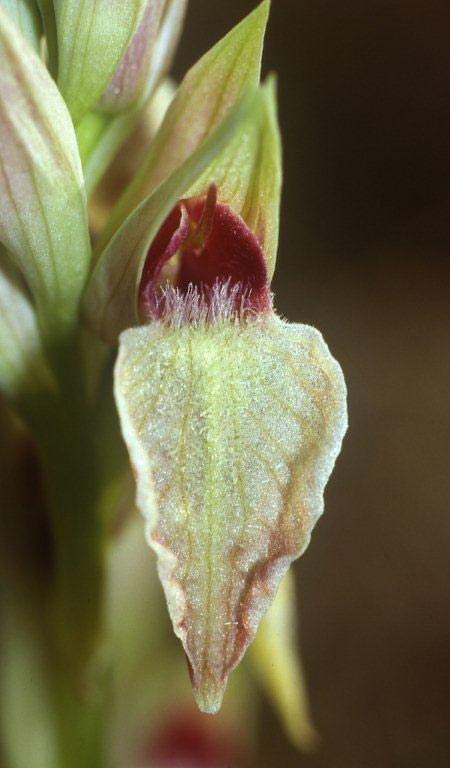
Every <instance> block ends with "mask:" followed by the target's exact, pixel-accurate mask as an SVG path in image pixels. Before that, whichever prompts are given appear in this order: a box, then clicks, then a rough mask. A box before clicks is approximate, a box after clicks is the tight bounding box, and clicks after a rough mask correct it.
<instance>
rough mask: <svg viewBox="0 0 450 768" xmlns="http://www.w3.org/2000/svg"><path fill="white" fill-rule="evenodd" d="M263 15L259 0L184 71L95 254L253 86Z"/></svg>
mask: <svg viewBox="0 0 450 768" xmlns="http://www.w3.org/2000/svg"><path fill="white" fill-rule="evenodd" d="M268 13H269V2H268V0H264V2H263V3H261V5H259V6H258V8H256V10H255V11H253V13H251V14H250V15H249V16H247V18H245V19H244V20H243V21H242V22H241V23H240V24H238V25H237V26H236V27H235V28H234V29H232V30H231V32H229V33H228V35H226V36H225V37H224V38H223V39H222V40H220V42H218V43H217V44H216V45H215V46H214V47H213V48H211V50H210V51H208V52H207V53H206V54H205V55H204V56H203V57H202V58H201V59H200V61H198V62H197V64H195V65H194V66H193V67H192V69H191V70H189V72H188V73H187V75H186V76H185V78H184V79H183V81H182V83H181V85H180V87H179V89H178V92H177V94H176V96H175V98H174V100H173V102H172V104H171V106H170V108H169V110H168V111H167V115H166V117H165V119H164V121H163V123H162V125H161V128H160V130H159V131H158V134H157V135H156V137H155V139H154V141H153V142H152V144H151V146H150V149H149V152H148V155H147V157H146V158H145V160H144V162H143V164H142V168H141V170H140V172H139V173H138V174H137V175H136V177H135V179H134V181H133V182H132V183H131V185H130V186H129V187H128V189H127V191H126V192H125V194H124V195H123V197H122V198H121V200H120V201H119V202H118V204H117V206H116V207H115V209H114V210H113V212H112V215H111V219H110V221H109V223H108V224H107V226H106V228H105V232H104V234H103V236H102V238H101V242H100V245H99V250H101V249H102V248H103V247H104V246H105V244H106V243H107V242H108V240H109V239H110V238H111V236H112V234H113V233H114V231H116V230H117V229H118V227H119V226H120V225H121V223H122V222H123V221H124V220H125V218H126V217H127V216H128V214H129V213H130V212H131V211H133V210H134V209H135V208H136V206H137V205H139V203H141V201H142V200H144V198H145V197H147V196H148V195H149V194H150V193H151V192H152V191H153V190H155V189H156V188H157V186H158V185H159V184H160V183H161V182H162V181H164V179H166V178H167V177H168V176H169V175H170V174H171V173H172V172H173V171H174V170H175V169H176V168H177V167H178V166H179V165H181V164H182V163H183V162H184V161H185V160H186V158H187V157H189V155H190V154H191V153H192V152H194V151H195V150H196V149H197V147H198V146H199V145H200V144H201V143H202V142H203V141H204V139H205V138H206V137H207V136H209V135H210V134H211V132H212V131H213V130H214V129H215V128H216V127H217V126H218V125H219V124H220V122H221V120H223V118H224V117H225V115H226V114H227V113H228V112H229V110H230V109H231V108H232V107H233V105H234V104H235V103H236V101H237V100H238V99H239V98H240V97H241V96H242V95H243V93H244V92H245V91H246V90H247V89H248V88H252V87H253V88H254V87H256V86H257V85H258V83H259V77H260V69H261V56H262V47H263V39H264V32H265V28H266V24H267V17H268Z"/></svg>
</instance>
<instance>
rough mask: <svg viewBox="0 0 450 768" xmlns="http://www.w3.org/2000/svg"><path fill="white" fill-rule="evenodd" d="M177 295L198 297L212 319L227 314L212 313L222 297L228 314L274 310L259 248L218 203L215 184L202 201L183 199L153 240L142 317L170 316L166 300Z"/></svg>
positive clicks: (143, 287) (141, 295) (244, 227)
mask: <svg viewBox="0 0 450 768" xmlns="http://www.w3.org/2000/svg"><path fill="white" fill-rule="evenodd" d="M174 291H175V292H176V296H177V298H178V300H181V301H182V300H183V299H184V300H185V301H186V302H187V301H189V302H191V303H192V299H193V298H196V302H197V308H199V310H200V314H201V313H203V316H204V317H205V318H208V319H209V320H211V319H212V318H213V317H214V316H215V315H217V316H223V315H224V313H221V311H220V307H219V308H218V312H212V313H211V312H210V311H209V310H210V308H211V306H212V304H213V303H214V304H217V301H218V297H220V296H223V298H224V299H226V301H227V312H226V314H227V316H230V315H231V314H233V311H234V314H239V315H240V316H242V315H255V314H256V315H258V314H261V313H264V312H267V311H268V310H269V309H270V307H271V296H270V290H269V284H268V279H267V271H266V265H265V259H264V254H263V252H262V249H261V246H260V245H259V243H258V240H257V239H256V237H255V235H254V234H253V232H251V230H250V229H249V228H248V227H247V225H246V224H245V222H244V221H243V219H242V218H241V217H240V216H238V215H237V214H236V213H235V212H234V211H233V210H232V209H231V208H230V207H229V206H228V205H226V204H225V203H220V202H218V200H217V188H216V186H215V184H211V185H210V187H209V189H208V192H207V195H206V196H204V197H195V198H188V199H184V200H180V201H179V202H178V203H177V205H176V206H175V208H173V210H172V211H171V213H170V214H169V216H168V217H167V219H166V220H165V222H164V223H163V225H162V226H161V228H160V230H159V232H158V234H157V235H156V237H155V239H154V240H153V242H152V244H151V246H150V249H149V251H148V254H147V258H146V261H145V265H144V269H143V273H142V278H141V283H140V288H139V312H140V316H141V319H142V320H143V321H144V322H147V321H148V320H160V319H162V318H165V317H167V316H168V314H170V306H173V301H172V302H168V301H167V297H168V296H169V295H170V294H172V296H173V292H174ZM230 301H231V303H232V306H231V311H230ZM179 303H180V301H178V306H179ZM184 316H185V317H192V313H189V312H186V313H185V314H184Z"/></svg>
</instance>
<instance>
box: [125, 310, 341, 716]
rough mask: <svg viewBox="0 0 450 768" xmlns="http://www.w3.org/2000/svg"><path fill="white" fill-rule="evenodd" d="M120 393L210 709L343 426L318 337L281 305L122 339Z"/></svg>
mask: <svg viewBox="0 0 450 768" xmlns="http://www.w3.org/2000/svg"><path fill="white" fill-rule="evenodd" d="M115 396H116V402H117V406H118V410H119V415H120V419H121V425H122V432H123V435H124V439H125V442H126V444H127V446H128V450H129V453H130V459H131V463H132V466H133V468H134V473H135V477H136V482H137V505H138V507H139V508H140V510H141V512H142V513H143V514H144V516H145V517H146V520H147V536H148V541H149V544H150V546H151V547H152V548H153V549H154V550H155V551H156V553H157V555H158V568H159V574H160V578H161V581H162V583H163V586H164V590H165V593H166V598H167V602H168V607H169V612H170V615H171V618H172V622H173V626H174V630H175V633H176V634H177V635H178V637H180V639H181V640H182V643H183V645H184V648H185V651H186V654H187V657H188V659H189V664H190V668H191V678H192V684H193V688H194V694H195V697H196V700H197V703H198V705H199V707H200V709H201V710H202V711H205V712H216V711H217V710H218V709H219V707H220V703H221V699H222V695H223V692H224V688H225V685H226V681H227V677H228V675H229V673H230V672H231V670H232V669H233V668H234V667H235V666H236V665H237V664H238V663H239V661H240V659H241V657H242V655H243V654H244V652H245V650H246V648H247V646H248V645H249V643H250V642H251V641H252V639H253V637H254V634H255V632H256V629H257V627H258V624H259V621H260V619H261V618H262V616H263V614H264V612H265V611H266V609H267V608H268V606H269V605H270V603H271V602H272V600H273V598H274V595H275V593H276V591H277V588H278V584H279V582H280V580H281V578H282V576H283V575H284V573H285V572H286V570H287V568H288V567H289V564H290V563H291V561H292V560H294V559H295V558H297V557H298V556H299V555H301V553H302V552H303V551H304V549H305V547H306V546H307V544H308V542H309V538H310V534H311V530H312V528H313V526H314V524H315V522H316V521H317V519H318V517H319V516H320V514H321V512H322V510H323V491H324V487H325V484H326V482H327V480H328V477H329V475H330V473H331V470H332V468H333V465H334V462H335V459H336V457H337V455H338V453H339V450H340V447H341V441H342V438H343V435H344V433H345V430H346V425H347V417H346V390H345V383H344V379H343V376H342V372H341V370H340V368H339V365H338V364H337V362H336V361H335V360H334V359H333V358H332V357H331V355H330V353H329V351H328V348H327V347H326V345H325V343H324V341H323V339H322V337H321V335H320V334H319V333H318V331H316V330H314V329H313V328H309V327H308V326H302V325H288V324H286V323H284V322H283V321H281V320H280V319H279V318H277V317H276V316H275V315H269V316H263V317H260V318H259V319H257V320H252V321H248V322H245V321H241V322H238V321H237V320H233V319H231V320H224V321H218V322H215V323H212V324H209V325H208V324H205V323H201V322H200V323H198V324H197V325H181V326H171V325H168V324H166V323H162V322H156V323H152V324H151V325H148V326H143V327H140V328H136V329H130V330H128V331H126V332H125V333H123V334H122V335H121V338H120V351H119V356H118V360H117V364H116V369H115Z"/></svg>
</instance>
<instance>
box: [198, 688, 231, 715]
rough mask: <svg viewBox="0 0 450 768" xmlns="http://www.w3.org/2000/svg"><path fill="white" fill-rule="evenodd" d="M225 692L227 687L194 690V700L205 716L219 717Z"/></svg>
mask: <svg viewBox="0 0 450 768" xmlns="http://www.w3.org/2000/svg"><path fill="white" fill-rule="evenodd" d="M224 692H225V686H221V687H220V688H219V687H217V688H215V689H211V688H209V687H207V686H205V688H194V691H193V693H194V699H195V702H196V704H197V707H198V708H199V710H200V712H202V713H203V714H204V715H217V713H218V712H219V710H220V708H221V706H222V700H223V694H224Z"/></svg>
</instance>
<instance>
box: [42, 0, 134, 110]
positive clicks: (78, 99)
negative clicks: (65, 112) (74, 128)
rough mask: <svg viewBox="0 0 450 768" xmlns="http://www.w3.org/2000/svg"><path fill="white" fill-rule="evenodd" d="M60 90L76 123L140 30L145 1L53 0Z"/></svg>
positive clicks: (109, 77)
mask: <svg viewBox="0 0 450 768" xmlns="http://www.w3.org/2000/svg"><path fill="white" fill-rule="evenodd" d="M53 5H54V9H55V16H56V28H57V34H58V87H59V89H60V91H61V93H62V95H63V97H64V100H65V102H66V104H67V106H68V107H69V110H70V113H71V115H72V119H73V121H74V123H77V122H78V121H79V120H80V119H81V118H82V117H83V115H84V114H86V112H88V111H89V109H90V108H91V107H93V106H94V105H95V104H96V103H97V101H98V99H99V98H100V96H101V95H102V93H103V92H104V90H105V88H106V87H107V85H108V83H109V81H110V79H111V78H112V76H113V75H114V73H115V71H116V69H117V66H118V64H119V62H120V60H121V58H122V56H123V54H124V52H125V50H126V48H127V46H128V44H129V42H130V41H131V39H132V37H133V35H134V33H135V32H136V30H137V28H138V25H139V22H140V20H141V17H142V13H143V11H144V8H145V6H146V0H54V2H53Z"/></svg>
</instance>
